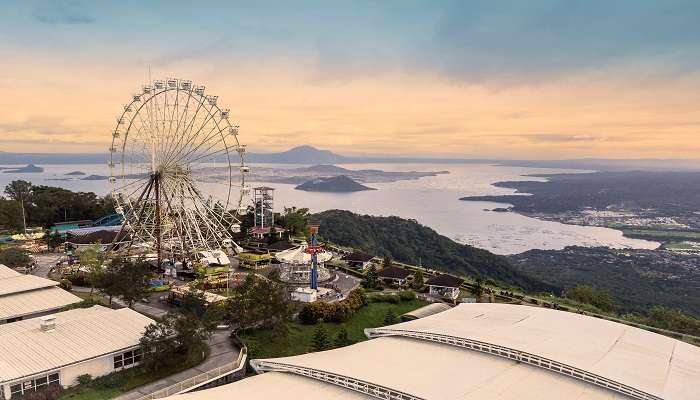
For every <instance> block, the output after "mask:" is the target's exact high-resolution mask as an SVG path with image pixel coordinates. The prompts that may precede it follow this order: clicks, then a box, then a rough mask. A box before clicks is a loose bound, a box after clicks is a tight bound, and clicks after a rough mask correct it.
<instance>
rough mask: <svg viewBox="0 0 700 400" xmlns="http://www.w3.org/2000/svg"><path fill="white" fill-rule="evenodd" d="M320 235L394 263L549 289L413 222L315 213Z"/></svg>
mask: <svg viewBox="0 0 700 400" xmlns="http://www.w3.org/2000/svg"><path fill="white" fill-rule="evenodd" d="M313 219H314V220H316V221H318V222H320V223H321V235H322V236H323V237H324V238H325V239H327V240H329V241H331V242H333V243H336V244H338V245H341V246H350V247H353V248H356V249H360V250H362V251H365V252H368V253H371V254H377V255H391V257H393V258H394V259H395V260H397V261H400V262H405V263H411V264H417V263H418V260H419V259H420V260H421V262H422V263H423V265H425V266H428V267H430V268H435V269H439V270H443V271H447V272H453V273H458V274H468V275H471V276H476V275H482V276H484V277H485V278H491V279H494V280H496V281H501V282H504V283H507V284H510V285H515V286H519V287H522V288H523V289H526V290H545V289H549V287H548V286H547V285H545V284H543V283H541V282H539V281H536V280H535V279H532V278H530V277H529V276H527V275H525V274H524V273H522V272H519V271H517V270H515V269H514V268H513V266H512V265H511V264H510V263H509V261H508V260H507V259H506V258H505V257H502V256H497V255H495V254H493V253H491V252H488V251H486V250H481V249H477V248H475V247H472V246H467V245H463V244H459V243H457V242H455V241H453V240H451V239H449V238H447V237H445V236H442V235H440V234H438V233H437V232H435V231H434V230H432V229H430V228H428V227H426V226H423V225H421V224H419V223H418V222H416V221H415V220H409V219H403V218H399V217H373V216H369V215H358V214H354V213H351V212H350V211H342V210H329V211H324V212H322V213H318V214H315V215H314V216H313Z"/></svg>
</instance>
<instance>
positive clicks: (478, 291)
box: [472, 275, 484, 299]
mask: <svg viewBox="0 0 700 400" xmlns="http://www.w3.org/2000/svg"><path fill="white" fill-rule="evenodd" d="M472 293H474V295H475V296H476V298H477V299H481V296H483V294H484V278H482V277H481V275H479V276H477V277H476V279H475V280H474V286H473V287H472Z"/></svg>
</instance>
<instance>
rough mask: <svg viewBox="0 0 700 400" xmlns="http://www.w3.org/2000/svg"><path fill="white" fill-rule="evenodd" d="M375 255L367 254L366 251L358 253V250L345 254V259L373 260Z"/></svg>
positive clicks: (357, 260)
mask: <svg viewBox="0 0 700 400" xmlns="http://www.w3.org/2000/svg"><path fill="white" fill-rule="evenodd" d="M373 258H374V256H372V255H369V254H365V253H358V252H353V253H350V254H346V255H344V256H343V260H345V261H356V262H368V261H372V259H373Z"/></svg>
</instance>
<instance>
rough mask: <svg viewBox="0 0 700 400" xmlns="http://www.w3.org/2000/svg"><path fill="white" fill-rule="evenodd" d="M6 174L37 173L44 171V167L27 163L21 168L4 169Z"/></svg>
mask: <svg viewBox="0 0 700 400" xmlns="http://www.w3.org/2000/svg"><path fill="white" fill-rule="evenodd" d="M3 172H4V173H6V174H20V173H24V174H26V173H38V172H44V169H43V168H41V167H37V166H36V165H34V164H29V165H27V166H26V167H21V168H14V169H6V170H5V171H3Z"/></svg>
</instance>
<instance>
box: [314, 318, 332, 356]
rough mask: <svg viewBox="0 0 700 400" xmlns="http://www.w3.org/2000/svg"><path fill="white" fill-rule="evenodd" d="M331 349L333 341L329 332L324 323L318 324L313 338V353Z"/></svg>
mask: <svg viewBox="0 0 700 400" xmlns="http://www.w3.org/2000/svg"><path fill="white" fill-rule="evenodd" d="M330 348H331V340H330V338H329V337H328V332H326V329H325V328H324V327H323V321H319V323H318V324H316V329H315V330H314V335H313V336H312V337H311V351H323V350H328V349H330Z"/></svg>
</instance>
